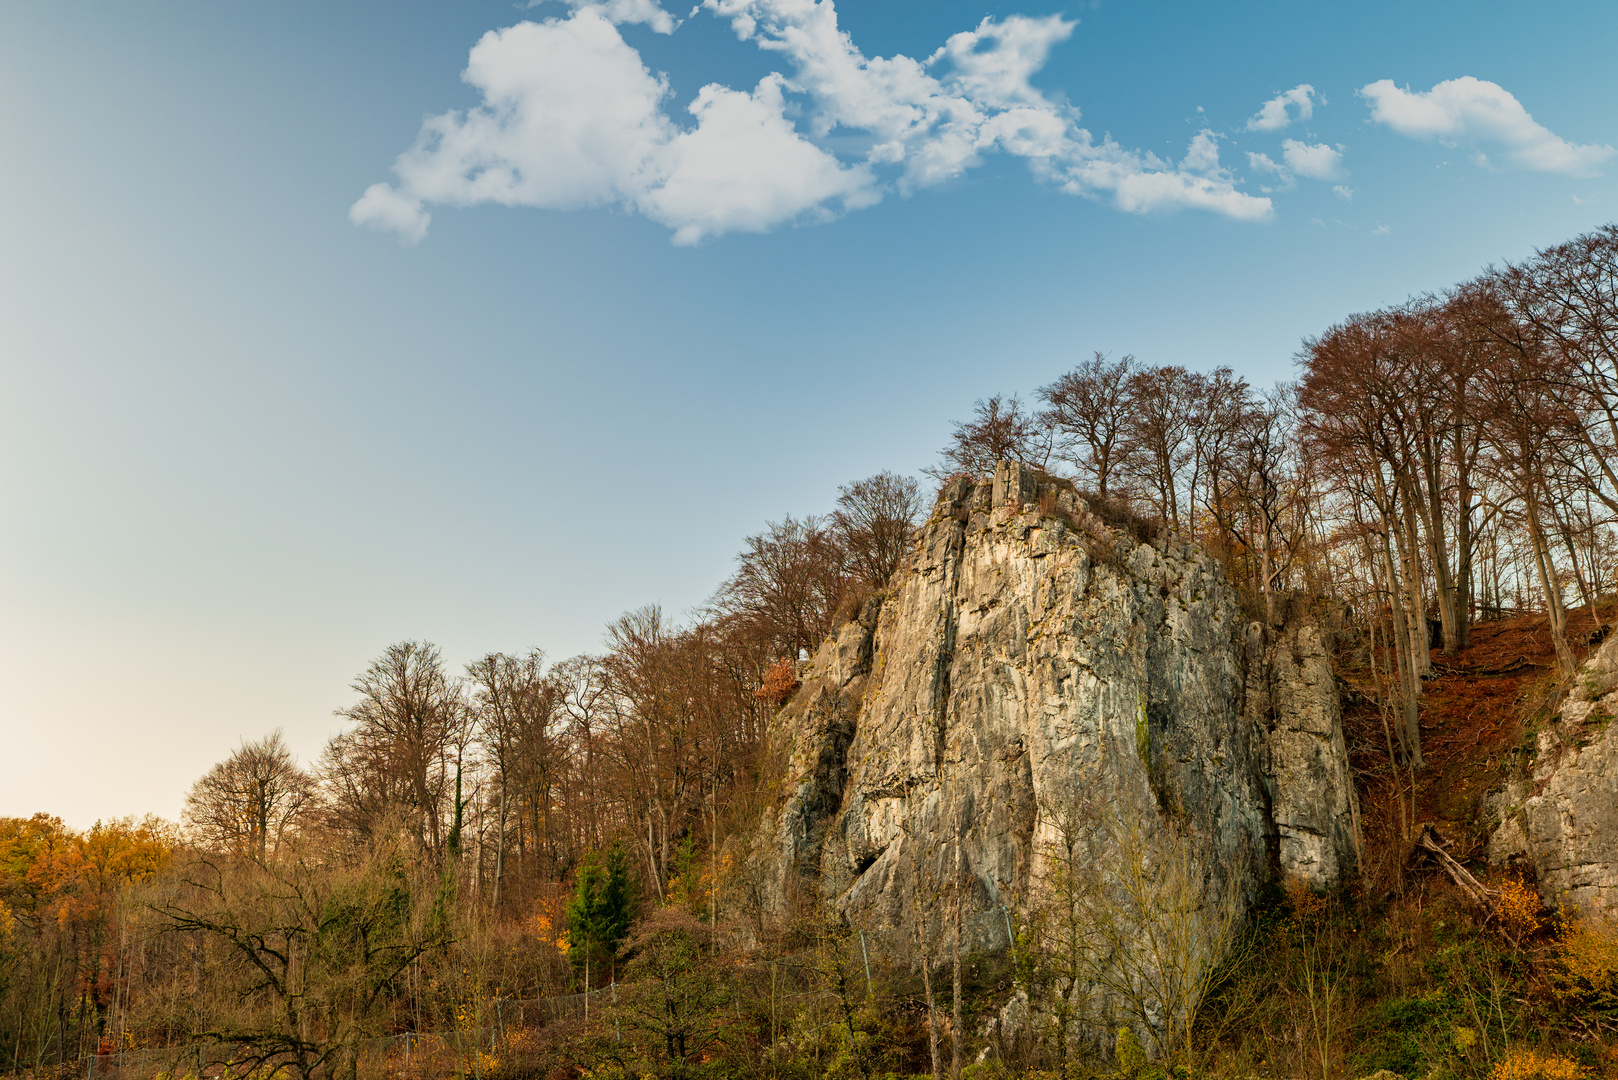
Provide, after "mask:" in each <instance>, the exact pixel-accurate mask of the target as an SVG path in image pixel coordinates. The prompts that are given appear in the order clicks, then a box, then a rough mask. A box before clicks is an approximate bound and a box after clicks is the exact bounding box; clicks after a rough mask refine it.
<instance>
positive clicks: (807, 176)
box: [350, 0, 1273, 244]
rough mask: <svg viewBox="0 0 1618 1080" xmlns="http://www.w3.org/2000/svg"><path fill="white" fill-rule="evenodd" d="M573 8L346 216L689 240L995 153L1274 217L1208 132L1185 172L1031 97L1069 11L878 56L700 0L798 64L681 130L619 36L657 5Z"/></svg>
mask: <svg viewBox="0 0 1618 1080" xmlns="http://www.w3.org/2000/svg"><path fill="white" fill-rule="evenodd" d="M566 2H567V3H568V4H569V5H570V6H572V7H573V8H574V10H573V11H572V12H571V13H570V14H569V15H567V16H565V17H562V18H552V19H547V20H545V21H543V22H539V23H534V22H525V23H520V24H518V25H516V26H513V27H510V28H508V29H505V30H499V31H493V32H490V33H488V34H485V35H484V37H483V38H482V40H480V41H479V42H478V43H477V45H476V46H474V47H473V49H472V51H471V55H470V57H469V60H468V64H467V68H466V71H465V72H464V73H463V78H464V79H465V81H466V82H467V83H469V84H470V85H472V86H473V87H474V88H476V89H477V90H478V91H480V92H481V94H482V102H481V104H480V105H478V106H477V107H476V108H473V109H470V110H467V111H466V112H464V113H463V112H449V113H444V114H442V115H439V116H434V117H430V118H429V119H428V120H427V121H426V122H425V123H424V124H423V125H422V129H421V133H420V135H419V136H418V138H417V140H416V143H415V145H414V146H413V147H411V148H410V149H409V150H407V151H406V152H405V153H403V154H401V155H400V156H399V158H398V160H397V161H396V162H395V165H394V171H395V173H396V175H397V185H396V186H390V185H387V184H378V185H373V186H372V187H371V188H370V189H368V190H367V191H366V193H365V194H364V196H362V197H361V199H360V200H359V201H358V202H356V203H355V204H354V207H353V208H352V210H351V211H350V217H351V219H352V220H354V221H355V222H356V223H357V224H362V225H368V226H371V227H375V228H381V229H389V230H392V231H394V232H397V233H399V235H400V237H401V239H402V240H404V241H405V242H409V243H413V242H416V241H419V240H420V239H421V237H422V236H423V235H424V234H425V232H426V228H427V223H428V220H429V215H428V211H427V209H426V207H427V206H428V205H430V204H436V205H452V206H467V205H472V204H476V203H487V202H493V203H500V204H503V205H507V206H533V207H542V208H548V209H562V210H565V209H578V208H583V207H591V206H618V207H621V208H624V209H627V210H631V211H634V212H637V213H641V214H644V215H645V216H647V217H648V218H651V219H652V220H654V221H657V222H660V223H661V224H664V225H667V226H668V227H670V228H671V229H673V230H674V239H675V242H676V243H682V244H688V243H696V242H699V241H701V240H703V239H706V238H708V237H712V236H718V235H720V234H722V233H726V232H731V231H736V230H746V231H763V230H767V229H770V228H773V227H775V226H778V225H781V224H784V223H787V222H791V221H795V220H824V219H827V218H830V217H834V216H836V215H837V214H839V213H843V212H846V211H848V210H853V209H858V208H860V207H865V206H870V205H872V204H874V203H876V202H878V201H880V199H881V198H882V196H883V193H884V192H885V191H887V190H889V189H890V188H896V189H897V190H898V191H899V192H900V193H902V194H909V193H911V192H914V191H916V190H918V189H920V188H924V187H928V186H931V185H934V184H938V183H941V182H943V181H946V180H949V179H951V178H954V177H957V176H959V175H961V174H962V173H964V172H965V171H966V170H968V169H971V168H973V167H974V166H976V165H978V164H980V163H981V162H982V160H983V158H984V155H986V154H989V153H1004V154H1010V155H1013V156H1016V157H1021V158H1023V159H1025V160H1026V161H1027V162H1028V163H1029V166H1030V168H1031V169H1032V170H1033V172H1034V174H1035V175H1036V176H1038V177H1040V178H1042V179H1044V180H1046V181H1048V182H1051V183H1054V184H1056V185H1057V186H1058V187H1059V188H1060V189H1061V190H1063V191H1065V192H1069V193H1071V194H1075V195H1083V196H1086V197H1090V198H1096V199H1103V200H1107V201H1110V202H1111V203H1112V204H1113V205H1114V206H1116V207H1118V208H1119V209H1122V210H1125V211H1130V212H1136V213H1148V212H1154V211H1164V210H1173V209H1179V208H1192V209H1204V210H1210V211H1212V212H1215V213H1219V214H1224V215H1226V216H1228V217H1232V218H1235V219H1237V220H1244V221H1247V220H1262V219H1264V218H1267V217H1269V216H1270V215H1271V214H1272V212H1273V207H1272V204H1271V202H1270V200H1269V199H1267V198H1262V197H1256V196H1253V195H1249V194H1246V193H1245V192H1242V191H1239V190H1237V187H1236V182H1235V180H1234V179H1233V178H1232V177H1231V176H1230V174H1229V173H1228V171H1226V170H1225V169H1223V168H1221V167H1220V165H1219V147H1218V139H1217V137H1216V136H1215V135H1214V134H1213V133H1212V132H1209V131H1202V132H1199V133H1198V134H1197V135H1196V136H1195V137H1194V138H1193V139H1192V141H1191V145H1190V147H1189V148H1188V150H1187V153H1186V156H1185V158H1184V159H1183V160H1182V161H1180V162H1179V163H1175V162H1170V161H1164V160H1162V159H1160V158H1158V157H1157V156H1155V155H1153V154H1149V153H1141V152H1138V151H1133V150H1128V149H1125V148H1123V147H1120V146H1119V145H1118V144H1116V143H1114V142H1113V141H1112V140H1111V139H1110V138H1107V139H1103V140H1101V141H1100V142H1097V141H1096V140H1095V139H1094V137H1093V136H1091V134H1090V133H1089V132H1088V131H1086V130H1085V129H1084V128H1082V127H1080V126H1079V112H1078V110H1077V109H1076V108H1073V107H1071V106H1069V105H1067V104H1065V103H1061V102H1054V101H1052V100H1050V99H1048V98H1047V97H1046V96H1045V95H1044V94H1043V93H1042V92H1041V91H1040V90H1038V89H1037V88H1036V87H1034V86H1033V85H1032V82H1031V79H1032V77H1033V76H1034V75H1035V73H1037V72H1038V71H1039V70H1040V69H1041V68H1042V67H1043V65H1044V64H1045V62H1046V59H1047V57H1048V56H1049V54H1050V50H1051V49H1052V48H1054V47H1055V46H1056V45H1057V44H1059V43H1060V42H1062V41H1064V40H1066V39H1067V38H1068V37H1069V36H1070V35H1071V33H1072V31H1073V27H1074V23H1072V22H1071V21H1068V20H1066V19H1063V18H1062V17H1060V16H1055V15H1053V16H1048V17H1044V18H1028V17H1025V16H1020V15H1014V16H1009V17H1007V18H1005V19H1003V20H1000V21H998V22H997V21H995V20H992V19H984V20H983V21H982V22H981V23H979V24H978V25H977V27H975V28H974V29H972V30H969V31H964V32H962V33H958V34H955V35H953V36H951V37H950V38H949V39H948V40H947V41H946V42H945V44H944V45H943V47H941V48H940V49H938V50H937V51H936V52H934V53H933V54H932V55H931V56H929V57H927V58H926V59H925V60H917V59H913V58H911V57H907V56H902V55H901V56H893V57H888V58H882V57H877V58H868V57H866V56H865V55H863V54H862V53H861V52H860V50H859V49H858V48H857V47H856V46H855V45H854V43H853V41H852V39H851V38H850V37H849V35H848V34H847V33H846V32H844V31H843V30H841V29H840V28H839V27H838V25H837V16H836V11H835V9H834V8H833V5H832V3H831V2H830V0H704V3H703V4H702V5H701V8H702V9H706V10H708V11H709V12H711V13H712V14H714V15H717V16H719V17H722V18H727V19H729V20H730V22H731V26H732V28H733V29H734V30H735V31H736V33H737V34H738V35H739V36H740V37H741V38H742V39H743V40H746V41H751V42H753V43H754V44H756V45H757V46H758V47H759V48H760V49H763V50H765V51H766V52H769V53H774V54H776V55H779V56H780V57H781V58H782V59H783V61H785V66H786V68H787V70H786V72H785V73H772V74H770V75H767V76H766V77H765V78H764V79H762V80H761V81H760V82H759V84H758V85H757V87H755V88H754V89H753V90H752V91H751V92H743V91H738V90H734V89H731V88H729V87H725V86H721V85H719V84H710V85H708V86H705V87H703V88H702V90H701V91H700V92H699V93H698V94H697V97H696V99H695V100H694V101H692V102H691V103H690V104H689V105H688V106H687V108H686V111H687V112H688V113H689V114H690V116H691V118H692V119H691V120H690V121H688V122H686V123H684V124H682V123H680V122H677V121H676V120H675V119H674V117H673V116H672V115H671V114H670V112H669V110H668V105H669V102H668V99H669V97H670V91H669V87H668V83H667V80H666V79H664V78H663V77H662V76H660V75H655V74H654V73H653V72H652V71H650V70H649V69H648V68H647V67H646V65H645V64H644V62H643V61H642V60H641V57H640V54H639V53H637V52H636V51H635V50H634V49H633V48H631V47H630V46H629V45H628V44H627V43H626V42H625V41H624V39H623V37H622V36H621V35H620V34H619V32H618V30H617V27H616V25H615V24H616V23H622V22H643V23H647V24H648V25H650V26H651V27H652V28H653V29H654V30H658V29H662V28H663V26H664V23H663V21H662V20H664V19H667V18H668V16H667V13H666V12H663V11H662V8H661V7H659V6H658V5H657V4H656V3H655V2H653V0H566ZM698 10H701V9H694V11H693V14H695V13H696V11H698ZM675 25H676V24H674V23H673V22H672V20H670V21H669V22H668V23H667V30H665V31H664V32H668V31H672V30H673V29H674V28H675ZM794 117H801V121H802V127H803V129H804V130H803V131H800V130H799V126H798V125H797V124H795V123H794V119H793V118H794ZM834 133H835V134H836V136H837V138H836V139H835V140H833V141H832V142H830V143H825V144H823V143H822V142H819V141H816V140H826V139H827V138H828V137H829V136H832V135H833V134H834ZM827 145H835V146H837V147H838V148H840V153H838V154H834V153H833V152H832V151H831V150H830V149H827Z"/></svg>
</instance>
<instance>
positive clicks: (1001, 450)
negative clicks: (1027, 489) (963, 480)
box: [922, 394, 1054, 480]
mask: <svg viewBox="0 0 1618 1080" xmlns="http://www.w3.org/2000/svg"><path fill="white" fill-rule="evenodd" d="M972 410H973V411H972V419H971V420H968V421H966V422H964V423H957V424H956V425H955V430H954V431H953V432H951V433H950V443H949V445H948V446H946V447H944V449H942V450H940V451H939V457H940V458H942V459H943V460H942V461H941V462H940V464H938V465H936V466H931V467H929V468H926V469H923V470H922V471H923V472H925V473H926V474H927V475H928V476H931V477H933V478H935V479H939V480H942V479H944V478H946V477H949V476H953V475H955V474H956V473H964V474H965V475H967V476H973V477H984V476H992V475H993V474H994V467H995V464H996V463H997V462H1000V461H1020V462H1022V463H1023V464H1024V465H1032V466H1034V467H1035V468H1038V469H1043V468H1045V467H1046V466H1047V465H1048V464H1049V461H1050V455H1051V449H1052V443H1051V440H1052V436H1053V433H1054V429H1053V428H1052V427H1051V426H1050V425H1049V424H1048V423H1046V422H1045V420H1044V417H1043V416H1035V415H1031V414H1030V413H1028V412H1027V411H1025V410H1024V408H1023V403H1022V399H1021V398H1018V397H1015V396H1013V397H1010V398H1007V397H1005V396H1003V395H1001V394H996V395H995V396H994V397H992V398H990V399H989V400H987V401H983V400H981V399H979V400H978V401H977V402H975V403H974V404H973V407H972Z"/></svg>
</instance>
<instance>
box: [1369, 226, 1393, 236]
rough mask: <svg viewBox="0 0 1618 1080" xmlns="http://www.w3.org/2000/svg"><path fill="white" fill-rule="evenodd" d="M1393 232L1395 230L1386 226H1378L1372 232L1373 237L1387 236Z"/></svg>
mask: <svg viewBox="0 0 1618 1080" xmlns="http://www.w3.org/2000/svg"><path fill="white" fill-rule="evenodd" d="M1392 231H1393V230H1392V229H1390V228H1388V227H1387V226H1386V225H1378V226H1377V227H1376V228H1374V229H1372V230H1371V235H1372V236H1386V235H1388V234H1389V233H1390V232H1392Z"/></svg>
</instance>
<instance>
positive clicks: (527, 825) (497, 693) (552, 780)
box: [466, 649, 563, 907]
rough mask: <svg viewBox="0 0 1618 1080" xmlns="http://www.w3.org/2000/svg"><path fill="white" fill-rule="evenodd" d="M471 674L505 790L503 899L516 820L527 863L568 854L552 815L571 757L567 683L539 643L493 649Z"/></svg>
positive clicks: (475, 704)
mask: <svg viewBox="0 0 1618 1080" xmlns="http://www.w3.org/2000/svg"><path fill="white" fill-rule="evenodd" d="M466 676H467V682H468V685H469V687H470V688H471V691H472V710H473V716H474V718H475V721H476V724H477V734H478V738H479V741H480V742H481V744H482V746H483V748H484V752H485V753H486V754H487V756H488V758H489V762H490V764H491V765H492V766H493V768H494V782H495V785H496V787H497V788H498V790H499V796H498V799H499V801H498V807H499V809H498V813H497V816H496V821H495V829H496V840H495V855H494V899H493V903H494V905H495V906H496V907H498V906H499V904H500V891H501V884H502V882H503V880H504V878H505V874H506V848H507V836H506V833H507V826H508V824H509V825H511V826H514V827H515V832H516V839H517V850H518V854H519V856H520V857H521V858H522V860H523V861H524V862H525V863H526V862H528V860H529V858H530V857H542V858H544V859H545V862H546V864H547V865H546V867H545V869H554V868H555V867H556V865H557V863H558V862H559V861H560V859H559V855H560V852H559V851H558V844H557V840H558V838H557V836H556V831H555V829H554V828H553V824H552V820H551V818H552V810H553V808H554V805H555V800H556V789H557V786H558V773H559V772H560V770H561V767H562V764H563V763H562V756H563V748H562V747H561V746H560V745H559V739H558V734H559V732H558V730H557V729H558V728H559V727H560V724H559V723H558V720H559V714H560V711H561V698H562V690H563V688H562V684H561V682H560V681H559V680H557V679H554V678H552V677H551V676H550V675H549V673H547V672H546V670H545V654H544V653H542V652H540V651H539V650H538V649H531V650H529V651H528V652H526V653H524V654H522V655H521V656H510V655H507V654H505V653H490V654H489V655H487V656H485V657H483V658H482V659H480V660H476V661H474V662H473V663H471V664H468V665H467V667H466ZM525 869H528V870H530V871H539V870H540V868H539V867H537V866H533V867H529V866H525ZM541 872H543V871H541Z"/></svg>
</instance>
